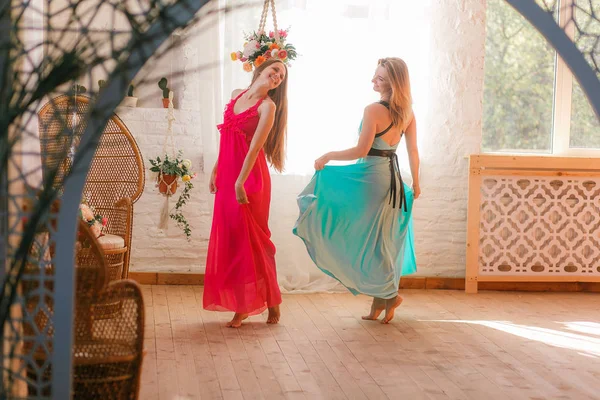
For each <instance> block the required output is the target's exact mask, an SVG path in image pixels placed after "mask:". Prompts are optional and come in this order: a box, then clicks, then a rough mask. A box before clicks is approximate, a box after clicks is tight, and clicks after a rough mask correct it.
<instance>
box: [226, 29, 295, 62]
mask: <svg viewBox="0 0 600 400" xmlns="http://www.w3.org/2000/svg"><path fill="white" fill-rule="evenodd" d="M288 31H289V28H288V29H285V30H284V29H282V30H280V31H277V34H275V32H273V31H271V32H269V34H268V35H266V34H265V32H264V31H262V30H259V31H258V32H252V34H250V35H248V34H245V35H244V39H245V40H246V43H244V49H243V50H242V51H234V52H233V53H231V60H232V61H241V62H242V63H243V67H244V71H246V72H252V70H253V69H254V68H258V67H260V65H261V64H262V63H264V62H265V61H267V60H268V59H269V58H277V59H279V60H281V61H282V62H284V63H285V64H288V62H289V61H290V60H294V59H296V57H297V56H298V53H297V52H296V48H295V47H294V46H293V45H291V44H289V43H286V39H287V35H288Z"/></svg>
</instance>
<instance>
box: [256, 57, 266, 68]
mask: <svg viewBox="0 0 600 400" xmlns="http://www.w3.org/2000/svg"><path fill="white" fill-rule="evenodd" d="M265 60H266V58H264V57H263V56H258V57H256V60H254V65H255V66H256V67H260V64H262V63H264V62H265Z"/></svg>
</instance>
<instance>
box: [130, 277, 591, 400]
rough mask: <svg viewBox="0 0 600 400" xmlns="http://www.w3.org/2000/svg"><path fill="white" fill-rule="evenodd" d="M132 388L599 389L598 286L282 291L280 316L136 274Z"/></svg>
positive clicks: (199, 393) (424, 392) (274, 391)
mask: <svg viewBox="0 0 600 400" xmlns="http://www.w3.org/2000/svg"><path fill="white" fill-rule="evenodd" d="M144 294H145V302H146V350H147V355H146V358H145V361H144V366H143V374H142V390H141V393H140V399H142V400H150V399H160V400H166V399H200V398H201V399H221V398H222V399H263V398H264V399H407V400H415V399H477V400H491V399H503V400H504V399H577V400H579V399H600V307H599V306H600V294H597V293H511V292H480V293H479V294H477V295H465V294H464V292H462V291H441V290H439V291H425V290H416V291H403V292H402V295H403V296H404V298H405V301H404V303H403V304H402V306H401V308H399V310H398V312H397V313H396V319H395V320H394V321H393V323H392V324H391V325H382V324H380V323H375V322H365V321H362V320H361V319H360V316H361V315H362V314H363V313H364V312H365V311H366V310H367V308H368V306H369V299H368V298H367V297H363V296H359V297H353V296H351V295H346V294H343V295H322V294H315V295H288V296H284V300H283V305H282V320H281V323H280V324H279V325H276V326H268V325H266V324H265V323H264V322H263V321H264V319H265V317H264V316H256V317H252V318H251V319H250V320H249V322H248V323H246V324H245V325H244V326H243V327H242V328H241V329H230V328H225V327H224V326H223V325H224V323H225V322H226V321H227V320H228V319H229V318H230V317H231V314H228V313H215V312H207V311H204V310H202V288H201V287H194V286H144Z"/></svg>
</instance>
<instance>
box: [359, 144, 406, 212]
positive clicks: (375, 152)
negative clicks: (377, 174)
mask: <svg viewBox="0 0 600 400" xmlns="http://www.w3.org/2000/svg"><path fill="white" fill-rule="evenodd" d="M367 155H369V156H374V157H387V158H389V159H390V176H391V181H390V203H392V208H396V197H397V192H398V187H397V183H396V176H397V177H398V181H399V182H400V198H399V199H398V208H400V205H401V204H402V205H403V206H404V212H407V211H408V207H407V206H406V193H405V192H404V184H403V183H402V176H401V175H400V165H399V164H398V155H397V154H396V151H394V150H379V149H371V150H369V153H368V154H367Z"/></svg>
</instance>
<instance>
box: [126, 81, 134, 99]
mask: <svg viewBox="0 0 600 400" xmlns="http://www.w3.org/2000/svg"><path fill="white" fill-rule="evenodd" d="M127 96H129V97H133V84H131V85H129V90H128V91H127Z"/></svg>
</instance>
